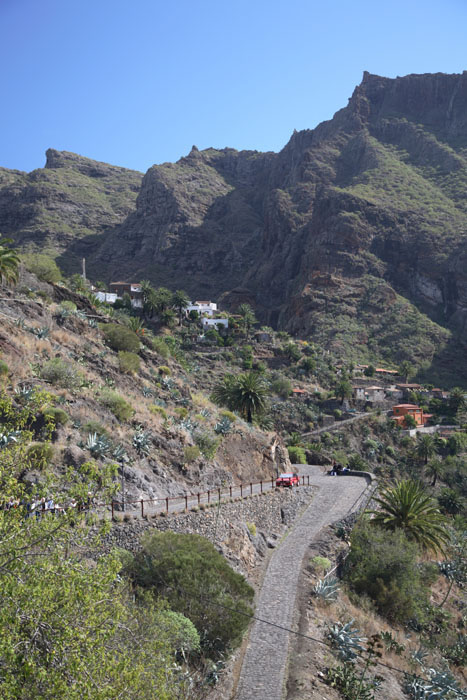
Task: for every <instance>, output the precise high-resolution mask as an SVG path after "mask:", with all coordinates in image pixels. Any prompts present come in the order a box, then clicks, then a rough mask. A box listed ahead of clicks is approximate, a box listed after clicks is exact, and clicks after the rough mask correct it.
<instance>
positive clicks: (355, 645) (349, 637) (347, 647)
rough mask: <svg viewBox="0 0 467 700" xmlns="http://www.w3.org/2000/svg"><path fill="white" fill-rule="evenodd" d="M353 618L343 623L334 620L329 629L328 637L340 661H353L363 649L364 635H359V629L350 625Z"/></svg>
mask: <svg viewBox="0 0 467 700" xmlns="http://www.w3.org/2000/svg"><path fill="white" fill-rule="evenodd" d="M353 622H354V621H353V620H350V622H347V623H346V624H345V625H344V624H343V623H342V622H336V623H335V624H334V625H333V626H332V627H331V628H330V630H329V633H328V638H329V639H330V640H331V644H332V646H333V647H335V648H336V649H337V654H338V656H339V658H340V659H342V661H354V660H355V659H356V658H357V656H358V654H360V653H361V652H363V651H365V647H364V646H363V644H364V643H365V642H366V637H361V636H360V630H358V629H357V628H356V627H352V625H353Z"/></svg>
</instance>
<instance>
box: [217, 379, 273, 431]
mask: <svg viewBox="0 0 467 700" xmlns="http://www.w3.org/2000/svg"><path fill="white" fill-rule="evenodd" d="M268 395H269V392H268V389H267V386H266V384H265V382H264V380H263V378H262V377H261V375H259V374H257V373H256V372H245V373H244V374H239V375H238V377H234V376H233V375H232V374H228V375H226V376H225V377H224V379H223V380H222V382H220V383H219V384H217V386H215V387H214V390H213V393H212V398H213V401H214V402H215V403H217V404H218V405H224V406H227V408H229V409H230V410H231V411H238V412H239V413H240V414H241V415H243V417H244V418H245V419H246V420H247V421H248V423H252V422H253V417H254V416H258V415H259V414H261V413H263V412H264V410H265V408H266V401H267V398H268Z"/></svg>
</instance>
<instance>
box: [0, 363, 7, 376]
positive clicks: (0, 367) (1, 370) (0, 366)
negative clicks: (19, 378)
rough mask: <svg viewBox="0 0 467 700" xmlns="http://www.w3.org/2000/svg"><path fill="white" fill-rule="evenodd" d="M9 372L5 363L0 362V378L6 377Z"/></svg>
mask: <svg viewBox="0 0 467 700" xmlns="http://www.w3.org/2000/svg"><path fill="white" fill-rule="evenodd" d="M8 372H9V367H8V365H7V363H6V362H4V361H3V360H0V377H6V375H7V374H8Z"/></svg>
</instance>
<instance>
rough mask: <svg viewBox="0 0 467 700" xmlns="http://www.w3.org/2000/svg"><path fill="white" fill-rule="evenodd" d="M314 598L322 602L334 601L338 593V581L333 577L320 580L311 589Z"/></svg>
mask: <svg viewBox="0 0 467 700" xmlns="http://www.w3.org/2000/svg"><path fill="white" fill-rule="evenodd" d="M313 592H314V594H315V596H317V597H318V598H322V600H325V601H330V600H336V598H337V594H338V593H339V581H338V579H337V578H336V577H335V576H330V577H329V578H324V579H320V580H319V581H318V583H317V584H316V586H315V587H314V589H313Z"/></svg>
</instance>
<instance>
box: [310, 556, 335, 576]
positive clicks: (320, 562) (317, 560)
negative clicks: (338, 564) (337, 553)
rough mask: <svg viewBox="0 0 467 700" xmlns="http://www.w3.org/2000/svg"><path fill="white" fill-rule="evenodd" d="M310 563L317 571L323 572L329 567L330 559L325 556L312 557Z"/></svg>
mask: <svg viewBox="0 0 467 700" xmlns="http://www.w3.org/2000/svg"><path fill="white" fill-rule="evenodd" d="M310 564H311V566H312V567H313V569H314V570H315V571H317V572H318V573H324V572H325V571H328V570H329V569H330V568H331V561H330V559H328V558H327V557H320V556H316V557H313V559H310Z"/></svg>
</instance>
